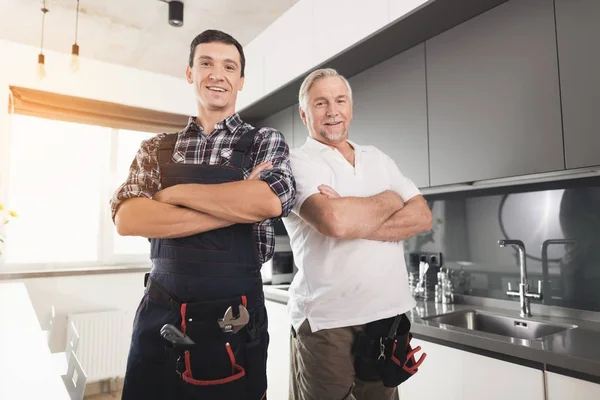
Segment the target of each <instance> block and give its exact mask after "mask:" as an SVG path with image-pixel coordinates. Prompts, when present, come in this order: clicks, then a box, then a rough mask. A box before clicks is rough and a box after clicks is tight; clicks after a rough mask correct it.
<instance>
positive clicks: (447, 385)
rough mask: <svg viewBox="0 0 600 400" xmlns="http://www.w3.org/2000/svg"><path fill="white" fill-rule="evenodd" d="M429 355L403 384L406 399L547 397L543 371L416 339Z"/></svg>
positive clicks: (531, 399) (529, 399) (539, 399)
mask: <svg viewBox="0 0 600 400" xmlns="http://www.w3.org/2000/svg"><path fill="white" fill-rule="evenodd" d="M411 345H412V346H413V348H414V347H416V346H421V348H422V351H423V352H424V353H427V358H426V359H425V361H424V362H423V364H422V365H421V367H419V372H417V374H416V375H415V376H413V377H411V378H410V379H408V380H407V381H406V382H404V383H403V384H402V385H400V398H401V399H402V400H412V399H418V400H428V399H431V400H437V399H444V400H453V399H456V400H480V399H483V398H484V397H485V398H486V399H492V400H496V399H497V400H505V399H509V398H519V399H521V398H522V399H527V400H544V373H543V372H542V371H541V370H538V369H534V368H529V367H524V366H521V365H517V364H513V363H509V362H506V361H501V360H497V359H495V358H490V357H485V356H480V355H478V354H473V353H469V352H466V351H462V350H457V349H453V348H451V347H446V346H441V345H439V344H435V343H430V342H427V341H424V340H417V339H413V340H412V341H411Z"/></svg>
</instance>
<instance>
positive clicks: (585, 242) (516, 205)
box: [404, 178, 600, 311]
mask: <svg viewBox="0 0 600 400" xmlns="http://www.w3.org/2000/svg"><path fill="white" fill-rule="evenodd" d="M425 198H426V199H427V201H428V203H429V205H430V207H431V209H432V212H433V216H434V223H433V229H432V230H431V231H430V232H428V233H426V234H422V235H419V236H416V237H414V238H411V239H409V240H407V241H405V244H404V245H405V250H406V258H407V265H409V269H412V268H414V265H415V255H418V254H421V253H424V252H435V253H442V263H443V265H444V266H445V267H448V268H450V269H452V270H455V271H460V270H462V271H463V274H462V275H463V277H464V278H466V279H463V284H464V285H461V286H462V290H464V291H465V292H466V294H471V295H475V296H483V297H494V298H501V299H507V298H508V296H506V290H507V284H508V283H509V282H512V284H513V285H512V287H513V289H515V288H517V287H518V286H517V284H518V281H519V276H520V275H519V267H518V253H517V251H516V249H514V248H513V247H510V246H509V247H506V248H501V247H500V246H499V245H498V240H500V239H519V240H522V241H523V242H524V244H525V249H526V263H527V271H528V278H529V282H530V285H531V287H532V288H533V289H536V288H537V282H538V280H540V281H542V282H544V287H543V290H544V297H545V298H544V300H543V302H544V303H545V304H549V305H559V306H564V307H569V308H576V309H583V310H590V311H600V178H588V179H579V180H574V181H562V182H554V183H543V184H536V185H524V186H513V187H507V188H501V189H498V188H497V189H487V190H478V191H467V192H457V193H447V194H436V195H426V196H425ZM548 240H551V241H550V242H547V244H549V245H548V246H547V257H543V255H542V253H543V251H542V247H543V244H544V242H545V241H548ZM411 255H412V257H411ZM411 259H412V261H413V262H412V265H413V266H412V267H411V266H410V264H411V263H410V261H411ZM417 265H418V263H417ZM457 275H458V272H457Z"/></svg>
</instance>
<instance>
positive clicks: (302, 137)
mask: <svg viewBox="0 0 600 400" xmlns="http://www.w3.org/2000/svg"><path fill="white" fill-rule="evenodd" d="M292 112H293V114H294V147H301V146H302V145H303V144H304V143H306V138H307V137H308V128H307V127H306V125H304V122H302V118H300V112H299V111H298V104H296V105H294V106H292Z"/></svg>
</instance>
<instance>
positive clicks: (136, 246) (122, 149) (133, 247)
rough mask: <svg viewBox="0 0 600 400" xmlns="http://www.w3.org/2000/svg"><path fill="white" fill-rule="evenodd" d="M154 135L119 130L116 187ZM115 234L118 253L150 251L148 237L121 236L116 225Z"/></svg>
mask: <svg viewBox="0 0 600 400" xmlns="http://www.w3.org/2000/svg"><path fill="white" fill-rule="evenodd" d="M152 136H154V134H151V133H145V132H137V131H126V130H120V131H119V134H118V142H117V182H116V183H115V189H116V187H117V186H118V185H120V184H121V183H123V182H124V181H125V179H127V175H128V173H129V167H130V165H131V161H132V160H133V158H134V157H135V154H136V153H137V151H138V149H139V147H140V143H142V140H145V139H149V138H151V137H152ZM113 234H114V236H113V237H114V247H113V251H114V253H115V254H117V255H128V256H130V255H136V254H147V253H149V251H150V243H149V242H148V239H145V238H140V237H133V236H120V235H118V234H117V231H116V229H115V228H114V225H113Z"/></svg>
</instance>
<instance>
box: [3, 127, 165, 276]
mask: <svg viewBox="0 0 600 400" xmlns="http://www.w3.org/2000/svg"><path fill="white" fill-rule="evenodd" d="M11 125H12V127H11V140H10V155H9V159H8V160H0V163H1V167H3V168H6V167H8V168H9V182H8V192H7V195H8V198H7V199H5V203H7V204H10V206H11V208H13V209H15V210H16V211H17V212H18V214H19V218H18V219H17V220H15V221H14V222H13V223H11V224H8V225H7V226H6V238H7V241H6V247H5V252H4V258H3V259H0V262H3V263H4V264H5V265H6V267H7V268H10V267H11V266H13V265H15V266H16V265H18V266H21V267H22V265H23V264H27V265H35V266H40V265H44V264H45V265H52V266H68V265H73V266H89V265H110V264H117V263H124V262H137V263H140V262H144V261H145V260H148V254H149V249H150V246H149V243H148V240H146V239H143V238H131V237H121V236H119V235H118V234H117V233H116V230H115V228H114V225H113V224H112V221H111V220H110V205H109V199H110V196H111V195H112V193H113V192H114V190H115V189H116V188H117V187H118V185H120V184H121V183H122V182H123V181H124V180H125V178H126V177H127V173H128V170H129V166H130V164H131V161H132V159H133V157H134V155H135V153H136V151H137V149H138V148H139V145H140V142H141V141H142V140H144V139H146V138H149V137H151V136H153V135H154V134H150V133H144V132H137V131H126V130H118V129H112V128H105V127H99V126H91V125H83V124H77V123H72V122H64V121H56V120H49V119H42V118H35V117H30V116H24V115H13V116H12V122H11ZM111 149H115V150H113V151H111Z"/></svg>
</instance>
